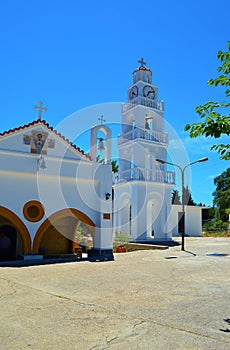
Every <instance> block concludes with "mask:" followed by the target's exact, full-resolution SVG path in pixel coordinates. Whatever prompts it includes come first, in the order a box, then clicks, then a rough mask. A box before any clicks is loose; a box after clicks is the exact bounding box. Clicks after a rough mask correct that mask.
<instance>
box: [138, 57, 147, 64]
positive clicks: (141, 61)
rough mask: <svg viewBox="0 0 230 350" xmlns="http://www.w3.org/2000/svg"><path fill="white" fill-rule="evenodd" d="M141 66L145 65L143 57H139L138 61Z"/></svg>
mask: <svg viewBox="0 0 230 350" xmlns="http://www.w3.org/2000/svg"><path fill="white" fill-rule="evenodd" d="M138 63H140V64H141V65H142V66H146V62H145V61H144V58H143V57H141V59H140V60H139V61H138Z"/></svg>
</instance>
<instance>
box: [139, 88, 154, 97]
mask: <svg viewBox="0 0 230 350" xmlns="http://www.w3.org/2000/svg"><path fill="white" fill-rule="evenodd" d="M142 92H143V95H144V97H148V98H151V99H154V97H155V91H154V88H153V87H152V86H151V85H145V86H144V87H143V90H142Z"/></svg>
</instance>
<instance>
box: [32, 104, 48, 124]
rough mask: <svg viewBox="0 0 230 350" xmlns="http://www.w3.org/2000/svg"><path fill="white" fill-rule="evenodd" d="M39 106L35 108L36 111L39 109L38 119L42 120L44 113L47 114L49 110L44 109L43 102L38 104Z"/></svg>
mask: <svg viewBox="0 0 230 350" xmlns="http://www.w3.org/2000/svg"><path fill="white" fill-rule="evenodd" d="M38 104H39V105H38V106H34V109H37V110H38V119H40V120H41V119H42V112H43V111H44V112H46V111H47V108H46V107H42V102H41V101H40V102H38Z"/></svg>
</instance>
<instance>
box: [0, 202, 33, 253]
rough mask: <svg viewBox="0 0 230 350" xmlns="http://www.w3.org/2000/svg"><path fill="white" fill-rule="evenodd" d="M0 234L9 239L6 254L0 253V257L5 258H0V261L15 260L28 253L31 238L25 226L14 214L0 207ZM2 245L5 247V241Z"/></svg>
mask: <svg viewBox="0 0 230 350" xmlns="http://www.w3.org/2000/svg"><path fill="white" fill-rule="evenodd" d="M0 232H2V236H5V237H8V239H9V249H8V252H6V251H5V253H3V251H2V255H6V256H5V258H4V257H3V256H2V258H1V257H0V259H1V260H3V259H5V260H15V259H17V257H18V255H20V254H26V253H30V251H31V238H30V234H29V231H28V230H27V228H26V226H25V224H24V223H23V222H22V221H21V219H20V218H19V217H18V216H17V215H16V214H15V213H13V212H12V211H11V210H9V209H7V208H5V207H2V206H0ZM3 245H6V239H5V244H4V243H3Z"/></svg>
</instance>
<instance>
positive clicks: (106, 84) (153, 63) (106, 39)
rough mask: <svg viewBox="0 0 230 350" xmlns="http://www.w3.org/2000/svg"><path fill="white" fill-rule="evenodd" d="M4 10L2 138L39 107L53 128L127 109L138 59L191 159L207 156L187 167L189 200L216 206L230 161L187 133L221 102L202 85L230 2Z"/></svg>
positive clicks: (51, 4)
mask: <svg viewBox="0 0 230 350" xmlns="http://www.w3.org/2000/svg"><path fill="white" fill-rule="evenodd" d="M0 10H1V11H0V38H1V56H0V65H1V70H0V94H1V95H0V96H1V98H0V101H1V125H0V132H2V131H4V130H8V129H10V128H14V127H16V126H19V125H23V124H26V123H29V122H30V121H32V120H34V119H36V118H37V113H36V111H35V110H34V109H33V106H34V105H35V104H37V103H38V101H40V100H42V101H43V103H44V105H45V106H46V107H47V108H48V111H47V112H46V114H45V119H46V120H47V122H49V123H50V125H52V126H54V127H56V126H58V125H60V123H61V122H62V121H63V120H64V119H65V118H66V117H68V116H69V115H71V114H72V113H74V112H75V111H77V110H79V109H82V108H86V107H88V106H91V105H95V104H101V103H108V102H125V101H126V89H127V87H128V86H130V85H131V83H132V72H133V70H134V69H135V68H136V67H137V66H138V63H137V60H138V59H139V58H140V57H144V58H145V60H146V61H147V66H148V67H149V68H151V70H152V72H153V82H154V83H155V84H157V85H159V86H160V99H162V100H164V101H165V119H166V120H167V122H168V123H169V124H170V126H171V127H172V128H173V129H174V130H175V132H176V133H177V135H179V137H180V138H181V140H182V142H183V143H184V145H185V148H186V151H187V153H188V157H189V161H194V160H196V159H198V158H200V157H205V156H207V157H209V161H208V162H207V163H203V164H202V163H201V164H195V165H194V166H193V167H192V177H191V179H192V180H191V186H192V196H193V198H194V200H195V201H197V202H202V203H206V204H207V205H210V204H212V196H211V193H212V192H213V190H214V185H213V178H214V177H215V176H217V175H219V174H220V173H221V172H222V171H224V170H225V169H226V168H227V167H229V164H228V162H227V161H221V160H219V157H218V155H217V154H216V153H214V152H210V151H209V147H210V144H212V141H211V140H209V139H205V138H201V139H199V140H197V139H193V140H191V139H189V138H188V134H187V133H184V132H183V128H184V125H185V124H187V123H191V122H195V121H198V119H199V117H198V115H197V114H196V113H195V112H194V109H195V107H196V106H197V105H199V104H202V103H205V102H207V101H208V100H218V99H222V97H223V91H222V89H221V88H213V87H208V86H207V81H208V79H210V78H212V77H215V76H217V75H218V72H217V70H216V69H217V66H218V65H219V62H218V60H217V52H218V50H220V49H222V50H225V49H226V43H227V41H228V40H230V37H229V12H230V3H229V1H227V0H226V1H225V0H219V1H218V2H217V1H214V0H209V1H206V0H203V1H202V0H199V1H197V0H194V1H180V0H179V1H164V0H162V1H153V0H146V1H145V2H141V1H136V0H132V1H129V0H128V1H125V0H123V1H120V0H117V1H109V0H107V1H100V0H98V1H92V0H88V1H87V2H86V1H85V2H83V1H75V0H65V1H60V0H56V1H54V0H46V1H44V0H39V1H37V0H20V1H19V0H8V1H4V2H1V8H0ZM98 112H100V108H99V109H98ZM99 116H100V113H99ZM92 118H94V120H95V122H96V121H97V118H98V115H95V117H94V116H93V117H92ZM105 118H106V119H107V120H109V116H108V115H105ZM80 124H81V117H80V116H79V123H76V129H77V128H78V126H79V125H80ZM66 136H67V137H68V135H66ZM80 146H81V147H82V148H83V147H84V144H83V145H80ZM179 162H180V159H178V163H179ZM181 165H183V164H181Z"/></svg>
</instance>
